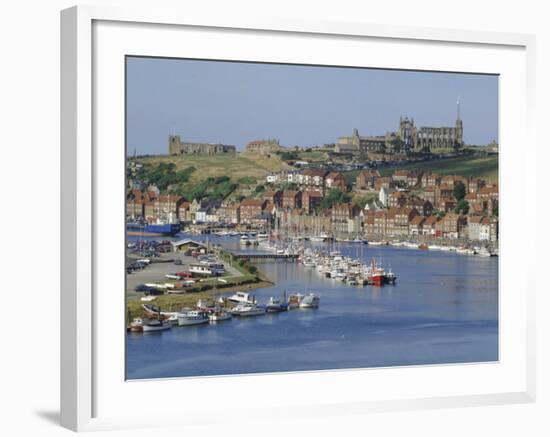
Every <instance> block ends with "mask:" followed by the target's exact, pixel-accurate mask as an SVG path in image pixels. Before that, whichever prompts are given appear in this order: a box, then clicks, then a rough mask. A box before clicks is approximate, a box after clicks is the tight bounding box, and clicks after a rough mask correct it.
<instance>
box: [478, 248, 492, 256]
mask: <svg viewBox="0 0 550 437" xmlns="http://www.w3.org/2000/svg"><path fill="white" fill-rule="evenodd" d="M478 255H479V256H483V257H490V256H491V252H489V249H487V248H486V247H484V246H483V247H480V249H479V251H478Z"/></svg>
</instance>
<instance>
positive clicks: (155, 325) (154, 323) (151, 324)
mask: <svg viewBox="0 0 550 437" xmlns="http://www.w3.org/2000/svg"><path fill="white" fill-rule="evenodd" d="M171 327H172V324H171V323H165V322H164V321H162V320H158V319H150V320H147V321H144V322H143V324H142V329H143V332H156V331H165V330H167V329H170V328H171Z"/></svg>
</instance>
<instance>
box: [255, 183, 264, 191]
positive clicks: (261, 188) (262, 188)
mask: <svg viewBox="0 0 550 437" xmlns="http://www.w3.org/2000/svg"><path fill="white" fill-rule="evenodd" d="M254 191H255V192H256V193H261V192H262V191H265V187H264V186H263V185H258V186H256V189H255V190H254Z"/></svg>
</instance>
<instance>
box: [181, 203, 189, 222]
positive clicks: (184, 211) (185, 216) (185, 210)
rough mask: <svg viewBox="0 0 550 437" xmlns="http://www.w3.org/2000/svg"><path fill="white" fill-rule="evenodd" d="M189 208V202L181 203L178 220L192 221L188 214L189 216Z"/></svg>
mask: <svg viewBox="0 0 550 437" xmlns="http://www.w3.org/2000/svg"><path fill="white" fill-rule="evenodd" d="M190 207H191V202H187V201H185V202H182V203H181V205H180V206H179V208H178V218H179V219H180V220H181V221H183V222H187V221H192V220H191V217H190V214H189V208H190Z"/></svg>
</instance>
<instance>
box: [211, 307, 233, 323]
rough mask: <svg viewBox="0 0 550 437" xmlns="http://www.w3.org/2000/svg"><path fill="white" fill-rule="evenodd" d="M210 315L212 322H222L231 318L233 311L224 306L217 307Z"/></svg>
mask: <svg viewBox="0 0 550 437" xmlns="http://www.w3.org/2000/svg"><path fill="white" fill-rule="evenodd" d="M208 317H209V319H210V321H211V322H221V321H223V320H230V319H231V313H230V312H229V311H226V310H224V309H222V308H216V309H215V310H214V311H213V312H212V313H210V315H209V316H208Z"/></svg>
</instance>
